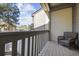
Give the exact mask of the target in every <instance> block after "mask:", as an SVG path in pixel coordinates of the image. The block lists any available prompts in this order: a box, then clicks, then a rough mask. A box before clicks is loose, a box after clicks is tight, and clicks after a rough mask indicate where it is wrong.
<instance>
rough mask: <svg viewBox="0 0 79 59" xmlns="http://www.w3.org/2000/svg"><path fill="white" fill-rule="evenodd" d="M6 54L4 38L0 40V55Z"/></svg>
mask: <svg viewBox="0 0 79 59" xmlns="http://www.w3.org/2000/svg"><path fill="white" fill-rule="evenodd" d="M4 55H5V44H4V42H3V41H2V40H0V56H4Z"/></svg>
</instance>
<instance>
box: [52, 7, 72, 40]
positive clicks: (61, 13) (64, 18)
mask: <svg viewBox="0 0 79 59" xmlns="http://www.w3.org/2000/svg"><path fill="white" fill-rule="evenodd" d="M66 31H72V8H66V9H61V10H57V11H54V12H51V39H52V40H54V41H57V37H58V36H62V35H63V33H64V32H66Z"/></svg>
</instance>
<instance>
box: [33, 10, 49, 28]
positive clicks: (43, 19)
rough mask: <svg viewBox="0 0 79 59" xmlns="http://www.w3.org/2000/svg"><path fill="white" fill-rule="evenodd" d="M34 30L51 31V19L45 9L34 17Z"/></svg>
mask: <svg viewBox="0 0 79 59" xmlns="http://www.w3.org/2000/svg"><path fill="white" fill-rule="evenodd" d="M33 16H34V17H33V23H34V28H36V29H38V30H45V29H49V18H48V15H47V14H46V13H45V11H44V10H43V9H40V10H39V11H37V12H36V13H35V14H34V15H33Z"/></svg>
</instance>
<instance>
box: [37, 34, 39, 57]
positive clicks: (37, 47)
mask: <svg viewBox="0 0 79 59" xmlns="http://www.w3.org/2000/svg"><path fill="white" fill-rule="evenodd" d="M38 40H39V35H38V36H37V40H36V43H37V56H38Z"/></svg>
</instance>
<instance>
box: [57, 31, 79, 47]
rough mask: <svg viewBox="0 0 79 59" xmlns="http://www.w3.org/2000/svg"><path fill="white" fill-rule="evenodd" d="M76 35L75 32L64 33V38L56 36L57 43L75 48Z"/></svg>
mask: <svg viewBox="0 0 79 59" xmlns="http://www.w3.org/2000/svg"><path fill="white" fill-rule="evenodd" d="M77 40H78V33H75V32H64V36H58V43H59V44H61V45H63V46H66V47H69V48H72V47H74V48H75V47H76V46H77Z"/></svg>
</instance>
